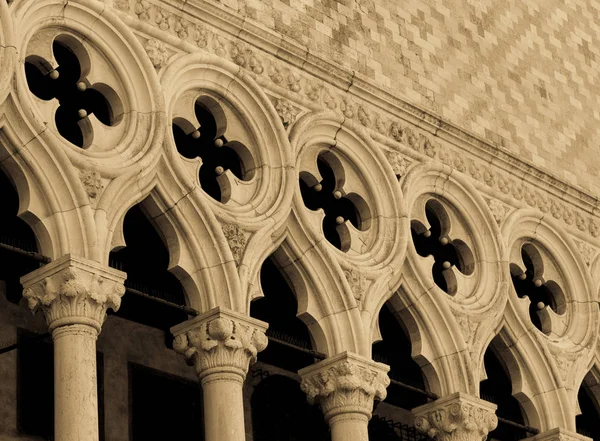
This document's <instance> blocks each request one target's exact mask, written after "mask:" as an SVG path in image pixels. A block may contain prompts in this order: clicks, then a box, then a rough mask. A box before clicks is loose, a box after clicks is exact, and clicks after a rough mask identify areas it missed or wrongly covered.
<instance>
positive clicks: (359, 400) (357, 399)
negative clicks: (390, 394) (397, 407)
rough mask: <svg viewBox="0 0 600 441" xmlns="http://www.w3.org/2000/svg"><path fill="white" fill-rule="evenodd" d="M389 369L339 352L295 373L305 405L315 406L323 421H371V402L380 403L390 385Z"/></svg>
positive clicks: (348, 353) (354, 355) (363, 358)
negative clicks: (349, 416)
mask: <svg viewBox="0 0 600 441" xmlns="http://www.w3.org/2000/svg"><path fill="white" fill-rule="evenodd" d="M389 370H390V368H389V366H387V365H385V364H383V363H377V362H375V361H373V360H371V359H367V358H365V357H361V356H359V355H357V354H353V353H351V352H342V353H340V354H337V355H334V356H333V357H329V358H327V359H325V360H323V361H320V362H319V363H316V364H313V365H311V366H308V367H306V368H304V369H301V370H300V371H298V374H300V377H302V383H301V388H302V390H303V391H304V392H305V393H306V395H307V397H308V402H309V403H311V404H313V403H319V404H320V405H321V408H322V409H323V413H324V414H325V419H326V420H327V421H329V420H330V419H331V418H333V417H336V416H338V415H341V414H362V415H364V417H365V421H366V420H368V419H370V418H371V412H372V411H373V402H374V400H376V399H377V400H384V399H385V397H386V396H387V391H386V388H387V386H388V385H389V384H390V379H389V378H388V376H387V373H388V371H389Z"/></svg>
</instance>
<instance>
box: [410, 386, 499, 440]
mask: <svg viewBox="0 0 600 441" xmlns="http://www.w3.org/2000/svg"><path fill="white" fill-rule="evenodd" d="M497 407H498V406H496V405H495V404H492V403H490V402H488V401H485V400H482V399H480V398H476V397H472V396H470V395H466V394H463V393H461V392H457V393H454V394H452V395H448V396H447V397H444V398H440V399H438V400H435V401H434V402H432V403H427V404H424V405H423V406H419V407H416V408H414V409H413V410H412V412H413V415H414V416H415V427H416V428H417V430H419V431H420V432H423V433H425V434H427V435H429V437H430V438H435V439H436V440H437V441H459V440H460V441H481V440H482V439H485V438H486V437H487V434H488V433H489V432H491V431H492V430H494V429H495V428H496V426H497V425H498V418H497V417H496V408H497Z"/></svg>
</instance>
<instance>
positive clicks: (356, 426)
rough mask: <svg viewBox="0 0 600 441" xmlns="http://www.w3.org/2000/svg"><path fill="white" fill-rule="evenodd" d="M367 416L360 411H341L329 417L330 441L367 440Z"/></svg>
mask: <svg viewBox="0 0 600 441" xmlns="http://www.w3.org/2000/svg"><path fill="white" fill-rule="evenodd" d="M368 426H369V418H368V417H367V416H366V415H364V414H361V413H343V414H340V415H336V416H334V417H331V418H330V419H329V427H330V428H331V441H369V431H368Z"/></svg>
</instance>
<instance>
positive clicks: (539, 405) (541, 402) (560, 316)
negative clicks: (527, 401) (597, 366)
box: [502, 210, 598, 431]
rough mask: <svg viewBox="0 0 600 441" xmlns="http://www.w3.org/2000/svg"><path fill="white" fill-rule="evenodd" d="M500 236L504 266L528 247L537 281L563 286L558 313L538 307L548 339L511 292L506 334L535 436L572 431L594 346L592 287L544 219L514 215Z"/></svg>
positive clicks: (567, 243)
mask: <svg viewBox="0 0 600 441" xmlns="http://www.w3.org/2000/svg"><path fill="white" fill-rule="evenodd" d="M502 233H503V237H504V240H505V241H506V244H507V247H506V249H507V253H510V254H508V255H507V257H506V259H505V260H506V261H507V262H508V263H511V262H512V261H513V260H517V259H518V255H517V253H518V252H519V251H520V250H521V248H522V246H523V244H532V245H533V246H535V247H536V248H537V249H538V250H539V253H540V255H539V258H538V260H539V261H540V262H541V263H542V264H543V267H542V268H543V271H542V270H539V276H538V275H536V277H539V278H542V279H543V280H548V279H552V280H555V281H556V280H557V281H558V282H557V283H558V284H560V285H561V286H562V292H563V293H564V305H563V306H564V308H563V310H562V311H558V312H554V311H548V309H549V308H550V307H549V306H548V305H545V307H544V305H542V307H543V308H544V309H540V312H539V314H540V315H541V316H542V320H547V322H546V323H548V324H549V329H550V332H547V334H545V333H544V332H542V331H541V330H539V329H537V328H536V327H535V326H534V325H533V324H532V322H531V319H530V318H529V312H528V309H529V303H530V302H529V300H528V298H519V297H517V295H516V294H515V290H514V289H513V288H512V287H511V289H510V290H509V302H508V307H507V309H506V313H505V323H506V325H505V329H506V330H507V335H508V337H507V339H508V341H509V342H510V345H509V347H510V350H511V352H513V353H515V354H520V355H519V359H520V360H523V363H524V365H523V366H522V367H521V372H522V373H523V376H524V380H523V382H522V384H523V385H522V388H523V390H525V388H527V395H528V396H530V397H532V398H531V401H532V403H533V405H535V408H536V411H537V414H538V421H537V424H539V426H538V427H539V428H540V430H542V431H543V430H547V429H550V428H553V427H557V426H559V427H564V428H566V429H567V430H573V431H574V430H575V414H574V412H573V409H575V408H576V396H577V390H578V387H579V385H580V383H581V381H582V379H583V377H584V376H585V374H586V373H587V370H588V367H589V363H590V360H591V357H592V355H593V354H592V353H593V349H592V348H594V347H595V345H596V342H597V323H598V317H597V315H598V310H597V307H596V305H595V299H596V295H597V294H596V292H595V286H594V285H593V283H592V281H591V277H590V275H589V273H588V271H587V268H586V267H585V264H584V263H583V262H582V261H581V257H580V255H579V253H577V252H575V250H576V247H575V244H574V243H573V242H572V239H571V238H570V237H569V236H567V235H566V234H564V232H563V231H561V229H560V228H559V227H557V226H556V225H555V223H554V222H553V220H551V219H550V218H549V217H548V216H546V215H544V214H542V213H538V212H535V211H533V210H518V211H516V212H514V213H513V214H512V215H511V216H509V218H508V219H507V220H506V223H505V224H504V226H503V228H502ZM537 264H538V263H536V265H537ZM507 271H510V268H509V267H507ZM536 271H538V270H536ZM513 272H514V269H513ZM514 276H515V274H513V278H514Z"/></svg>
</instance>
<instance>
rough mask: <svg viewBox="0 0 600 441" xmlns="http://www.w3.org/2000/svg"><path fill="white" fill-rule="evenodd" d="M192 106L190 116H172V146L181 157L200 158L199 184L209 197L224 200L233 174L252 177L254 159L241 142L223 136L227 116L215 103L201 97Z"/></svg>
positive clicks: (247, 178) (230, 187) (228, 192)
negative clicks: (173, 142)
mask: <svg viewBox="0 0 600 441" xmlns="http://www.w3.org/2000/svg"><path fill="white" fill-rule="evenodd" d="M190 107H191V106H190ZM193 109H194V110H193V115H183V114H182V115H176V116H175V117H174V119H173V137H174V139H175V145H176V146H177V150H178V152H179V153H180V154H181V155H182V156H183V157H185V158H187V159H195V158H200V160H201V162H202V165H201V167H200V172H199V180H200V186H201V187H202V189H203V190H204V191H205V192H206V193H208V195H210V196H211V197H212V198H213V199H215V200H217V201H219V202H222V203H226V202H228V201H229V200H230V198H231V192H232V182H231V180H232V179H234V178H233V177H234V176H235V178H237V179H239V180H241V181H249V180H250V179H252V177H253V176H254V172H255V167H254V159H253V157H252V154H251V153H250V151H249V150H248V149H247V148H246V146H245V145H244V144H243V143H242V142H240V141H235V140H228V139H227V137H226V134H227V118H226V116H225V113H224V112H223V111H222V109H221V108H220V106H219V104H217V103H216V102H215V101H213V100H212V99H210V98H208V97H202V98H201V99H198V100H194V103H193ZM184 113H185V112H184ZM228 171H229V172H230V173H231V175H232V176H228V173H227V172H228Z"/></svg>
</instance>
